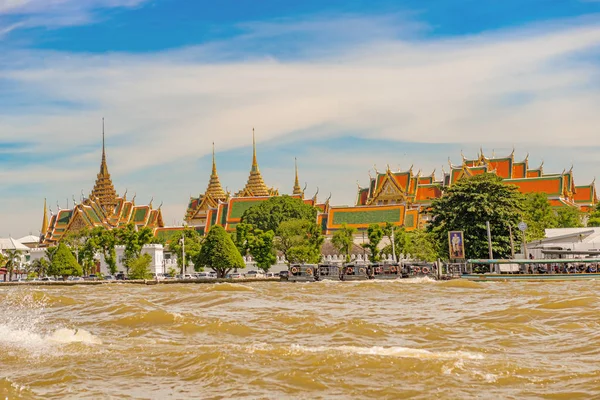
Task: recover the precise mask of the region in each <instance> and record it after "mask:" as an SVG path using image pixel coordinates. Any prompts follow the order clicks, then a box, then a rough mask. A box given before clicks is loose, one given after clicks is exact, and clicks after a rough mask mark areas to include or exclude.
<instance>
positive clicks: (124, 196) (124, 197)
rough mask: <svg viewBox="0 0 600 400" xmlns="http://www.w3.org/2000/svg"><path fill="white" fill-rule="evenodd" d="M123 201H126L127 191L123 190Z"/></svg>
mask: <svg viewBox="0 0 600 400" xmlns="http://www.w3.org/2000/svg"><path fill="white" fill-rule="evenodd" d="M123 201H127V189H125V193H123Z"/></svg>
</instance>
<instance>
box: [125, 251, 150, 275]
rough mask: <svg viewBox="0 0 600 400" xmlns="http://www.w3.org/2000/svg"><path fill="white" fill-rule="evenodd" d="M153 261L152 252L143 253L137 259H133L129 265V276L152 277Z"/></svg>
mask: <svg viewBox="0 0 600 400" xmlns="http://www.w3.org/2000/svg"><path fill="white" fill-rule="evenodd" d="M151 263H152V256H151V255H150V254H142V255H141V256H139V257H138V258H136V259H135V260H132V261H131V262H130V267H129V278H130V279H150V278H151V277H152V273H151V272H150V264H151Z"/></svg>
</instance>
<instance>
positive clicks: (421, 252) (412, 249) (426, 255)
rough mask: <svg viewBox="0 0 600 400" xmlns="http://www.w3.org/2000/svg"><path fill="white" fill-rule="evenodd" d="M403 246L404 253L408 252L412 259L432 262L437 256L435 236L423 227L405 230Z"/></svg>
mask: <svg viewBox="0 0 600 400" xmlns="http://www.w3.org/2000/svg"><path fill="white" fill-rule="evenodd" d="M404 246H405V247H404V249H403V252H404V254H410V255H411V257H412V258H413V259H416V260H421V261H429V262H433V261H435V260H437V258H438V253H439V251H438V249H437V245H436V242H435V238H434V237H433V235H432V234H431V233H428V232H426V231H425V230H423V229H415V230H413V231H410V232H407V233H406V242H405V245H404Z"/></svg>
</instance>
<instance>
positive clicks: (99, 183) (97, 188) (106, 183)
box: [90, 118, 117, 215]
mask: <svg viewBox="0 0 600 400" xmlns="http://www.w3.org/2000/svg"><path fill="white" fill-rule="evenodd" d="M92 196H93V197H95V198H97V201H98V202H99V203H100V206H101V207H102V209H103V210H104V211H105V212H106V213H107V214H108V215H111V214H112V213H113V210H114V209H115V207H116V205H117V191H116V190H115V187H114V185H113V183H112V180H111V178H110V174H109V173H108V165H107V163H106V147H105V140H104V118H102V161H101V162H100V173H99V174H98V175H97V177H96V183H95V184H94V188H93V189H92V193H91V196H90V197H92Z"/></svg>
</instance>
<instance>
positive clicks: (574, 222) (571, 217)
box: [556, 207, 583, 228]
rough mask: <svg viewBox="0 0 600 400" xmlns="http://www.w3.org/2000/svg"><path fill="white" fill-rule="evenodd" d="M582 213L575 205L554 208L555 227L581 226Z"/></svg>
mask: <svg viewBox="0 0 600 400" xmlns="http://www.w3.org/2000/svg"><path fill="white" fill-rule="evenodd" d="M582 216H583V215H582V213H581V211H579V209H578V208H576V207H560V208H557V209H556V219H557V224H556V225H557V228H581V227H583V222H582V218H581V217H582Z"/></svg>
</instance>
